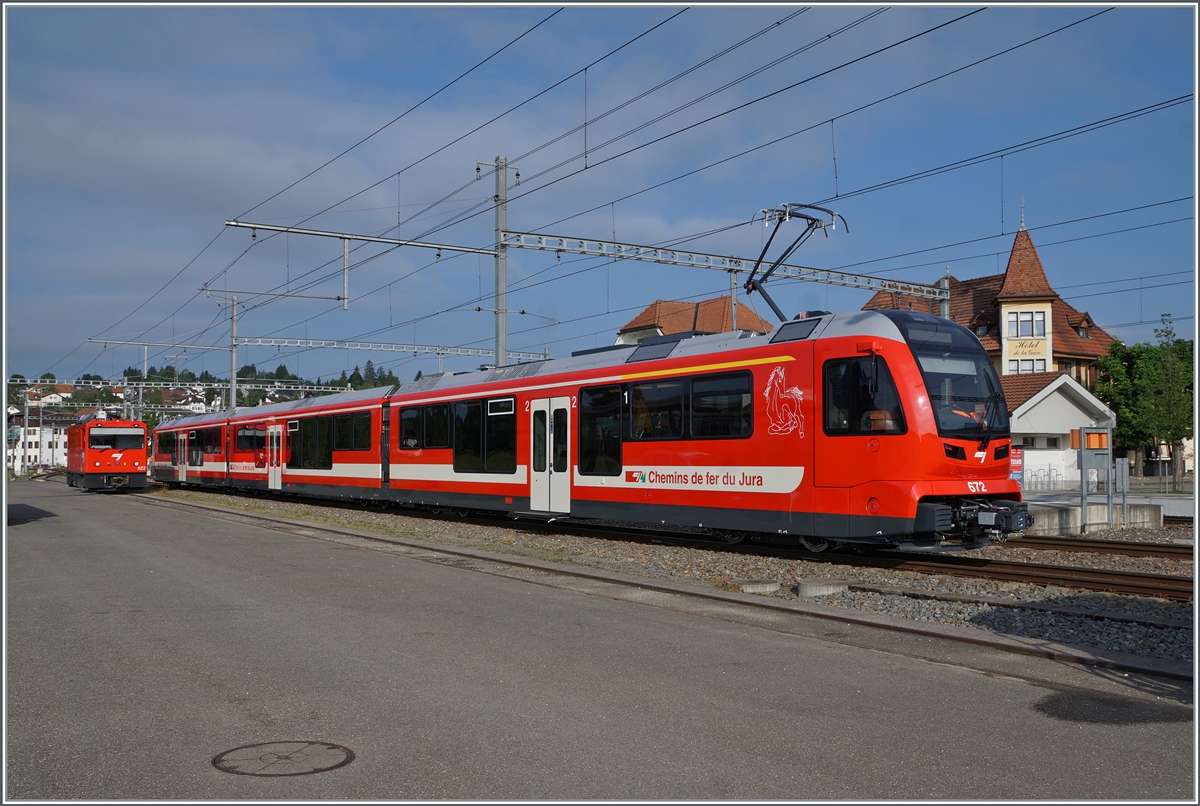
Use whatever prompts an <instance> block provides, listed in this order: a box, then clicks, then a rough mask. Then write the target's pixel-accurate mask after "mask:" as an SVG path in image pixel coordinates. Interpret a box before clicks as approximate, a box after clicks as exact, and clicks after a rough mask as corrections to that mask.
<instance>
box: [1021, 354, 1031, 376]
mask: <svg viewBox="0 0 1200 806" xmlns="http://www.w3.org/2000/svg"><path fill="white" fill-rule="evenodd" d="M1031 372H1033V359H1032V358H1022V359H1021V374H1022V375H1028V374H1030V373H1031Z"/></svg>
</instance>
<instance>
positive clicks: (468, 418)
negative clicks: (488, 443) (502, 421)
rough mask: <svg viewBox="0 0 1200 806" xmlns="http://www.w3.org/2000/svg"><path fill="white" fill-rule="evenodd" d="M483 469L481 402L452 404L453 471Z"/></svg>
mask: <svg viewBox="0 0 1200 806" xmlns="http://www.w3.org/2000/svg"><path fill="white" fill-rule="evenodd" d="M480 470H483V404H482V403H481V402H479V401H478V400H476V401H472V402H469V403H455V404H454V471H455V472H456V473H475V472H478V471H480Z"/></svg>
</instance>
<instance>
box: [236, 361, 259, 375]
mask: <svg viewBox="0 0 1200 806" xmlns="http://www.w3.org/2000/svg"><path fill="white" fill-rule="evenodd" d="M237 376H238V377H239V378H257V377H258V368H257V367H255V366H254V365H253V364H246V365H245V366H244V367H242V368H241V369H239V370H238V371H237Z"/></svg>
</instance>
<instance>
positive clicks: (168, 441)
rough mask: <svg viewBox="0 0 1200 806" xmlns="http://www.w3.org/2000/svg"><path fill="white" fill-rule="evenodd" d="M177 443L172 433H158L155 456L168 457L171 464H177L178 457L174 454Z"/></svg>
mask: <svg viewBox="0 0 1200 806" xmlns="http://www.w3.org/2000/svg"><path fill="white" fill-rule="evenodd" d="M177 443H178V439H177V438H176V436H175V434H174V433H165V434H159V435H158V449H157V450H156V451H155V453H156V454H157V457H158V458H159V459H160V460H161V459H162V458H164V457H165V458H166V459H168V460H169V461H170V462H171V464H173V465H177V464H179V458H178V457H177V456H176V455H175V446H176V444H177Z"/></svg>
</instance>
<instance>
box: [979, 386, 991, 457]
mask: <svg viewBox="0 0 1200 806" xmlns="http://www.w3.org/2000/svg"><path fill="white" fill-rule="evenodd" d="M993 408H994V407H993V406H992V398H991V397H990V396H989V397H988V398H987V400H986V402H985V403H984V404H983V419H982V420H980V421H979V426H978V427H977V428H976V429H975V433H976V434H978V433H979V432H980V431H982V432H983V439H981V440H980V441H979V450H981V451H986V450H987V446H988V443H989V442H991V441H992V409H993Z"/></svg>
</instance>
